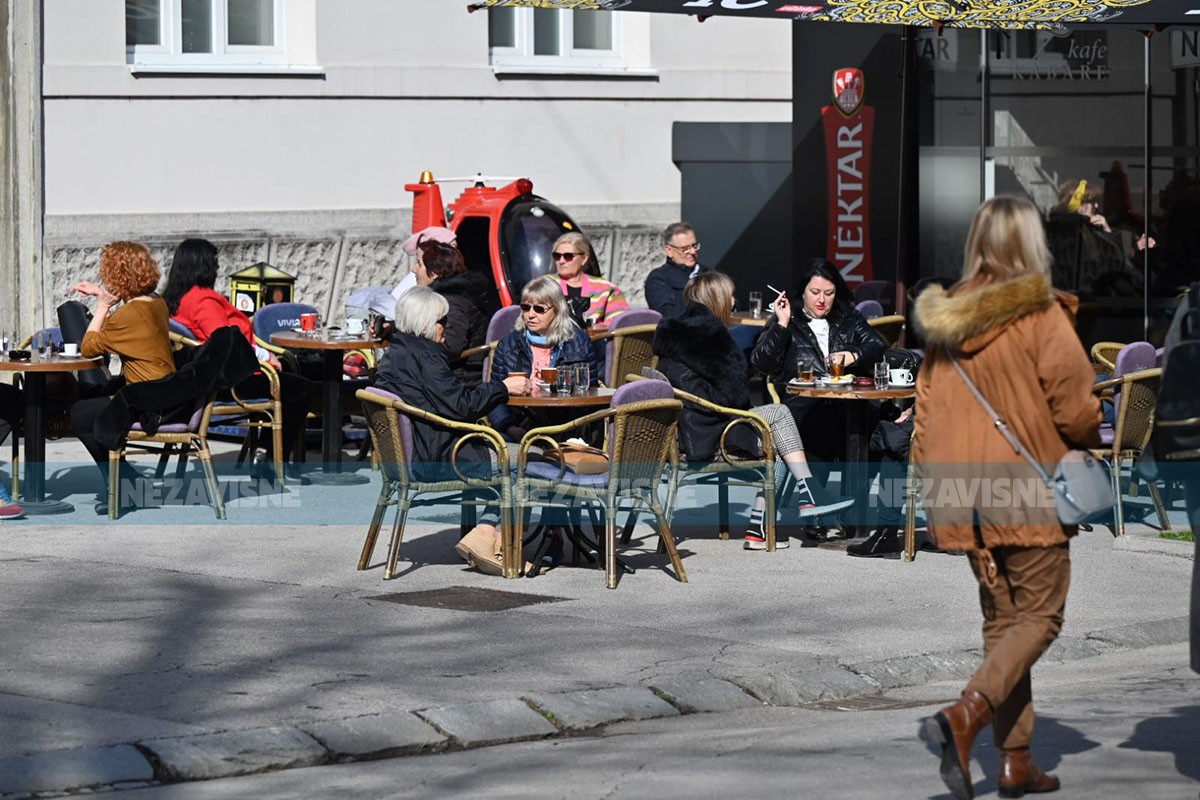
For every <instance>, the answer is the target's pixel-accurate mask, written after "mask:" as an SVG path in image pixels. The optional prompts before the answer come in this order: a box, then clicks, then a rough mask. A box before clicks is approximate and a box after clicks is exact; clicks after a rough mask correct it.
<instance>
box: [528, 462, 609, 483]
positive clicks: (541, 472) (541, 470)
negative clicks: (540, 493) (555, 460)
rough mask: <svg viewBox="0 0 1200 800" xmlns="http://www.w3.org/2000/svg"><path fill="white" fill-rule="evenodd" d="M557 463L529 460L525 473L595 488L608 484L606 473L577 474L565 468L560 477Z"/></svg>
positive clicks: (535, 476)
mask: <svg viewBox="0 0 1200 800" xmlns="http://www.w3.org/2000/svg"><path fill="white" fill-rule="evenodd" d="M558 472H559V469H558V464H550V463H548V462H545V461H530V462H529V463H528V464H527V465H526V467H525V473H526V474H527V475H530V476H531V477H534V478H541V479H542V480H547V481H557V482H559V483H569V484H571V485H572V486H587V487H590V488H595V487H599V486H605V485H606V484H608V473H607V472H605V473H601V474H600V475H577V474H576V473H574V472H571V470H566V471H565V472H564V473H563V474H562V477H561V478H560V477H559V475H558Z"/></svg>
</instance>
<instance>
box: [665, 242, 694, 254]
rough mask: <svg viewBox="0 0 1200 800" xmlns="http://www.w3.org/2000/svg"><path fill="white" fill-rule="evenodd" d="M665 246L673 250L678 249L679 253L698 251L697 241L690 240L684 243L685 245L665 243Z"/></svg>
mask: <svg viewBox="0 0 1200 800" xmlns="http://www.w3.org/2000/svg"><path fill="white" fill-rule="evenodd" d="M667 247H670V248H672V249H673V250H678V251H679V252H681V253H698V252H700V243H699V242H692V243H691V244H685V245H678V244H670V245H667Z"/></svg>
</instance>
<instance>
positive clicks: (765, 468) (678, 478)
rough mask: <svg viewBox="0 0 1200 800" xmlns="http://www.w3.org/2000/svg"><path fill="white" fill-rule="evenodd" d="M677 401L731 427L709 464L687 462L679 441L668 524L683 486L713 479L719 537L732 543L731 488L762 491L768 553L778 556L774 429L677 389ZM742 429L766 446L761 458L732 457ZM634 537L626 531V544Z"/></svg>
mask: <svg viewBox="0 0 1200 800" xmlns="http://www.w3.org/2000/svg"><path fill="white" fill-rule="evenodd" d="M673 391H674V393H675V397H676V399H678V400H680V401H682V402H683V403H684V404H685V405H691V406H694V407H696V408H700V409H703V410H705V411H712V412H714V413H716V414H720V415H722V416H725V417H729V418H730V420H729V424H727V425H726V426H725V430H723V431H722V432H721V439H720V442H719V446H718V450H717V453H716V455H715V456H714V457H713V458H712V459H711V460H709V461H701V462H685V460H684V459H685V456H686V454H681V453H680V450H679V440H678V438H676V440H675V451H674V453H673V454H672V459H671V460H672V470H671V475H670V484H669V490H668V494H667V515H668V522H673V520H674V517H675V498H676V497H677V496H678V493H679V485H680V484H681V483H682V482H683V481H685V480H688V479H691V478H694V479H696V481H697V482H698V483H707V482H709V481H711V480H712V479H713V478H715V479H716V483H717V509H718V521H717V524H718V528H717V535H718V536H719V537H720V538H721V539H728V538H729V537H730V534H729V485H730V483H731V482H732V483H733V484H734V485H735V486H752V487H754V488H755V489H759V490H761V491H762V493H763V496H764V497H765V498H766V503H767V505H766V509H765V510H764V511H763V522H764V528H763V532H764V533H765V534H766V539H767V552H769V553H773V552H775V446H774V443H773V441H772V439H771V426H770V425H769V424H768V423H767V421H766V420H765V419H763V418H762V417H760V416H759V415H758V414H755V413H754V412H752V411H744V410H742V409H738V408H729V407H727V406H721V405H717V404H716V403H713V402H710V401H708V400H705V399H704V398H702V397H698V396H696V395H694V394H690V393H689V392H685V391H683V390H682V389H674V390H673ZM738 425H749V426H750V427H751V428H753V429H754V432H755V434H756V435H757V436H758V438H759V440H760V441H761V442H762V455H761V456H745V455H738V454H734V453H730V452H729V450H727V449H726V447H725V440H726V437H728V436H729V432H730V431H732V430H733V429H734V428H735V427H736V426H738ZM631 533H632V531H631V530H630V528H629V527H627V528H626V531H625V541H628V537H629V535H630V534H631Z"/></svg>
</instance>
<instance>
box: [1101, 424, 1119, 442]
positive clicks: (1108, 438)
mask: <svg viewBox="0 0 1200 800" xmlns="http://www.w3.org/2000/svg"><path fill="white" fill-rule="evenodd" d="M1116 435H1117V432H1116V431H1115V430H1114V429H1113V426H1112V425H1101V426H1100V443H1101V444H1103V445H1109V446H1111V445H1112V443H1113V437H1114V436H1116Z"/></svg>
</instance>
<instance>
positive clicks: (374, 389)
mask: <svg viewBox="0 0 1200 800" xmlns="http://www.w3.org/2000/svg"><path fill="white" fill-rule="evenodd" d="M364 391H367V392H370V393H371V394H377V395H379V396H380V397H382V398H384V399H385V400H399V401H400V402H401V403H403V402H404V398H403V397H401V396H400V395H398V394H393V393H392V392H389V391H388V390H387V389H380V388H379V387H378V386H368V387H367V388H366V389H365V390H364ZM400 445H401V446H402V447H403V448H404V458H405V460H406V461H408V463H410V464H411V463H412V457H413V429H412V420H411V419H409V418H408V415H407V414H401V415H400Z"/></svg>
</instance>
